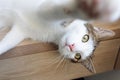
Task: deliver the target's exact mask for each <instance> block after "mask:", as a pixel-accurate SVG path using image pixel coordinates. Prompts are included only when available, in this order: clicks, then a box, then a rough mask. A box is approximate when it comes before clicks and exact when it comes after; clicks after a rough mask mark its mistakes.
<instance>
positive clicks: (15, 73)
mask: <svg viewBox="0 0 120 80" xmlns="http://www.w3.org/2000/svg"><path fill="white" fill-rule="evenodd" d="M119 42H120V39H116V40H110V41H104V42H101V43H100V45H99V47H98V48H97V49H96V51H95V58H94V61H93V62H94V64H95V68H96V71H97V73H101V72H106V71H110V70H113V66H114V63H115V60H116V56H117V52H118V48H119V44H118V43H119ZM59 60H61V58H60V56H59V53H58V52H57V51H48V52H41V53H38V54H31V55H26V56H21V57H14V58H9V59H4V60H0V80H50V79H51V80H70V79H74V78H78V77H83V76H88V75H93V74H92V73H90V72H89V71H87V70H86V69H85V68H84V67H83V66H82V65H81V64H79V63H78V64H75V63H71V62H69V61H68V60H64V62H62V63H61V64H59ZM58 65H59V67H58V68H57V66H58Z"/></svg>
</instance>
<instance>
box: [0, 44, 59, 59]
mask: <svg viewBox="0 0 120 80" xmlns="http://www.w3.org/2000/svg"><path fill="white" fill-rule="evenodd" d="M57 49H58V48H57V46H56V45H54V44H52V43H34V44H29V45H22V46H17V47H15V48H13V49H11V50H9V51H8V52H6V53H4V54H3V55H0V60H2V59H7V58H12V57H18V56H24V55H30V54H37V53H40V52H46V51H51V50H57Z"/></svg>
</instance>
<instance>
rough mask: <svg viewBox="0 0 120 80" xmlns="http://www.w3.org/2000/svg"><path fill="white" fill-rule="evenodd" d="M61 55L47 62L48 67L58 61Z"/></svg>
mask: <svg viewBox="0 0 120 80" xmlns="http://www.w3.org/2000/svg"><path fill="white" fill-rule="evenodd" d="M61 57H62V56H58V57H56V58H54V59H53V60H52V61H50V62H48V65H49V66H48V67H51V66H53V65H54V64H55V63H57V62H59V61H60V59H61Z"/></svg>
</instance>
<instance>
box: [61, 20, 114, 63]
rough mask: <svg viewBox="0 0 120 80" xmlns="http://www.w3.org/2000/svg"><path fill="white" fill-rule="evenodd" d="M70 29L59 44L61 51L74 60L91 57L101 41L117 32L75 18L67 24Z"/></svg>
mask: <svg viewBox="0 0 120 80" xmlns="http://www.w3.org/2000/svg"><path fill="white" fill-rule="evenodd" d="M67 28H69V31H68V32H67V33H66V34H65V35H64V36H63V38H62V39H61V41H60V44H59V51H60V53H61V54H62V55H63V56H64V57H66V58H69V59H72V60H74V61H80V60H85V59H86V58H87V57H90V56H91V55H92V54H93V52H94V50H95V49H96V46H97V45H98V43H99V41H101V40H103V39H106V38H109V37H112V36H114V35H115V33H114V32H113V31H111V30H108V29H103V28H98V27H94V26H93V25H91V24H89V23H86V22H84V21H81V20H75V21H73V22H72V23H70V25H68V26H67Z"/></svg>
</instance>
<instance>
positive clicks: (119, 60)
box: [115, 47, 120, 70]
mask: <svg viewBox="0 0 120 80" xmlns="http://www.w3.org/2000/svg"><path fill="white" fill-rule="evenodd" d="M115 70H120V47H119V50H118V55H117V58H116V62H115Z"/></svg>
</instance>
